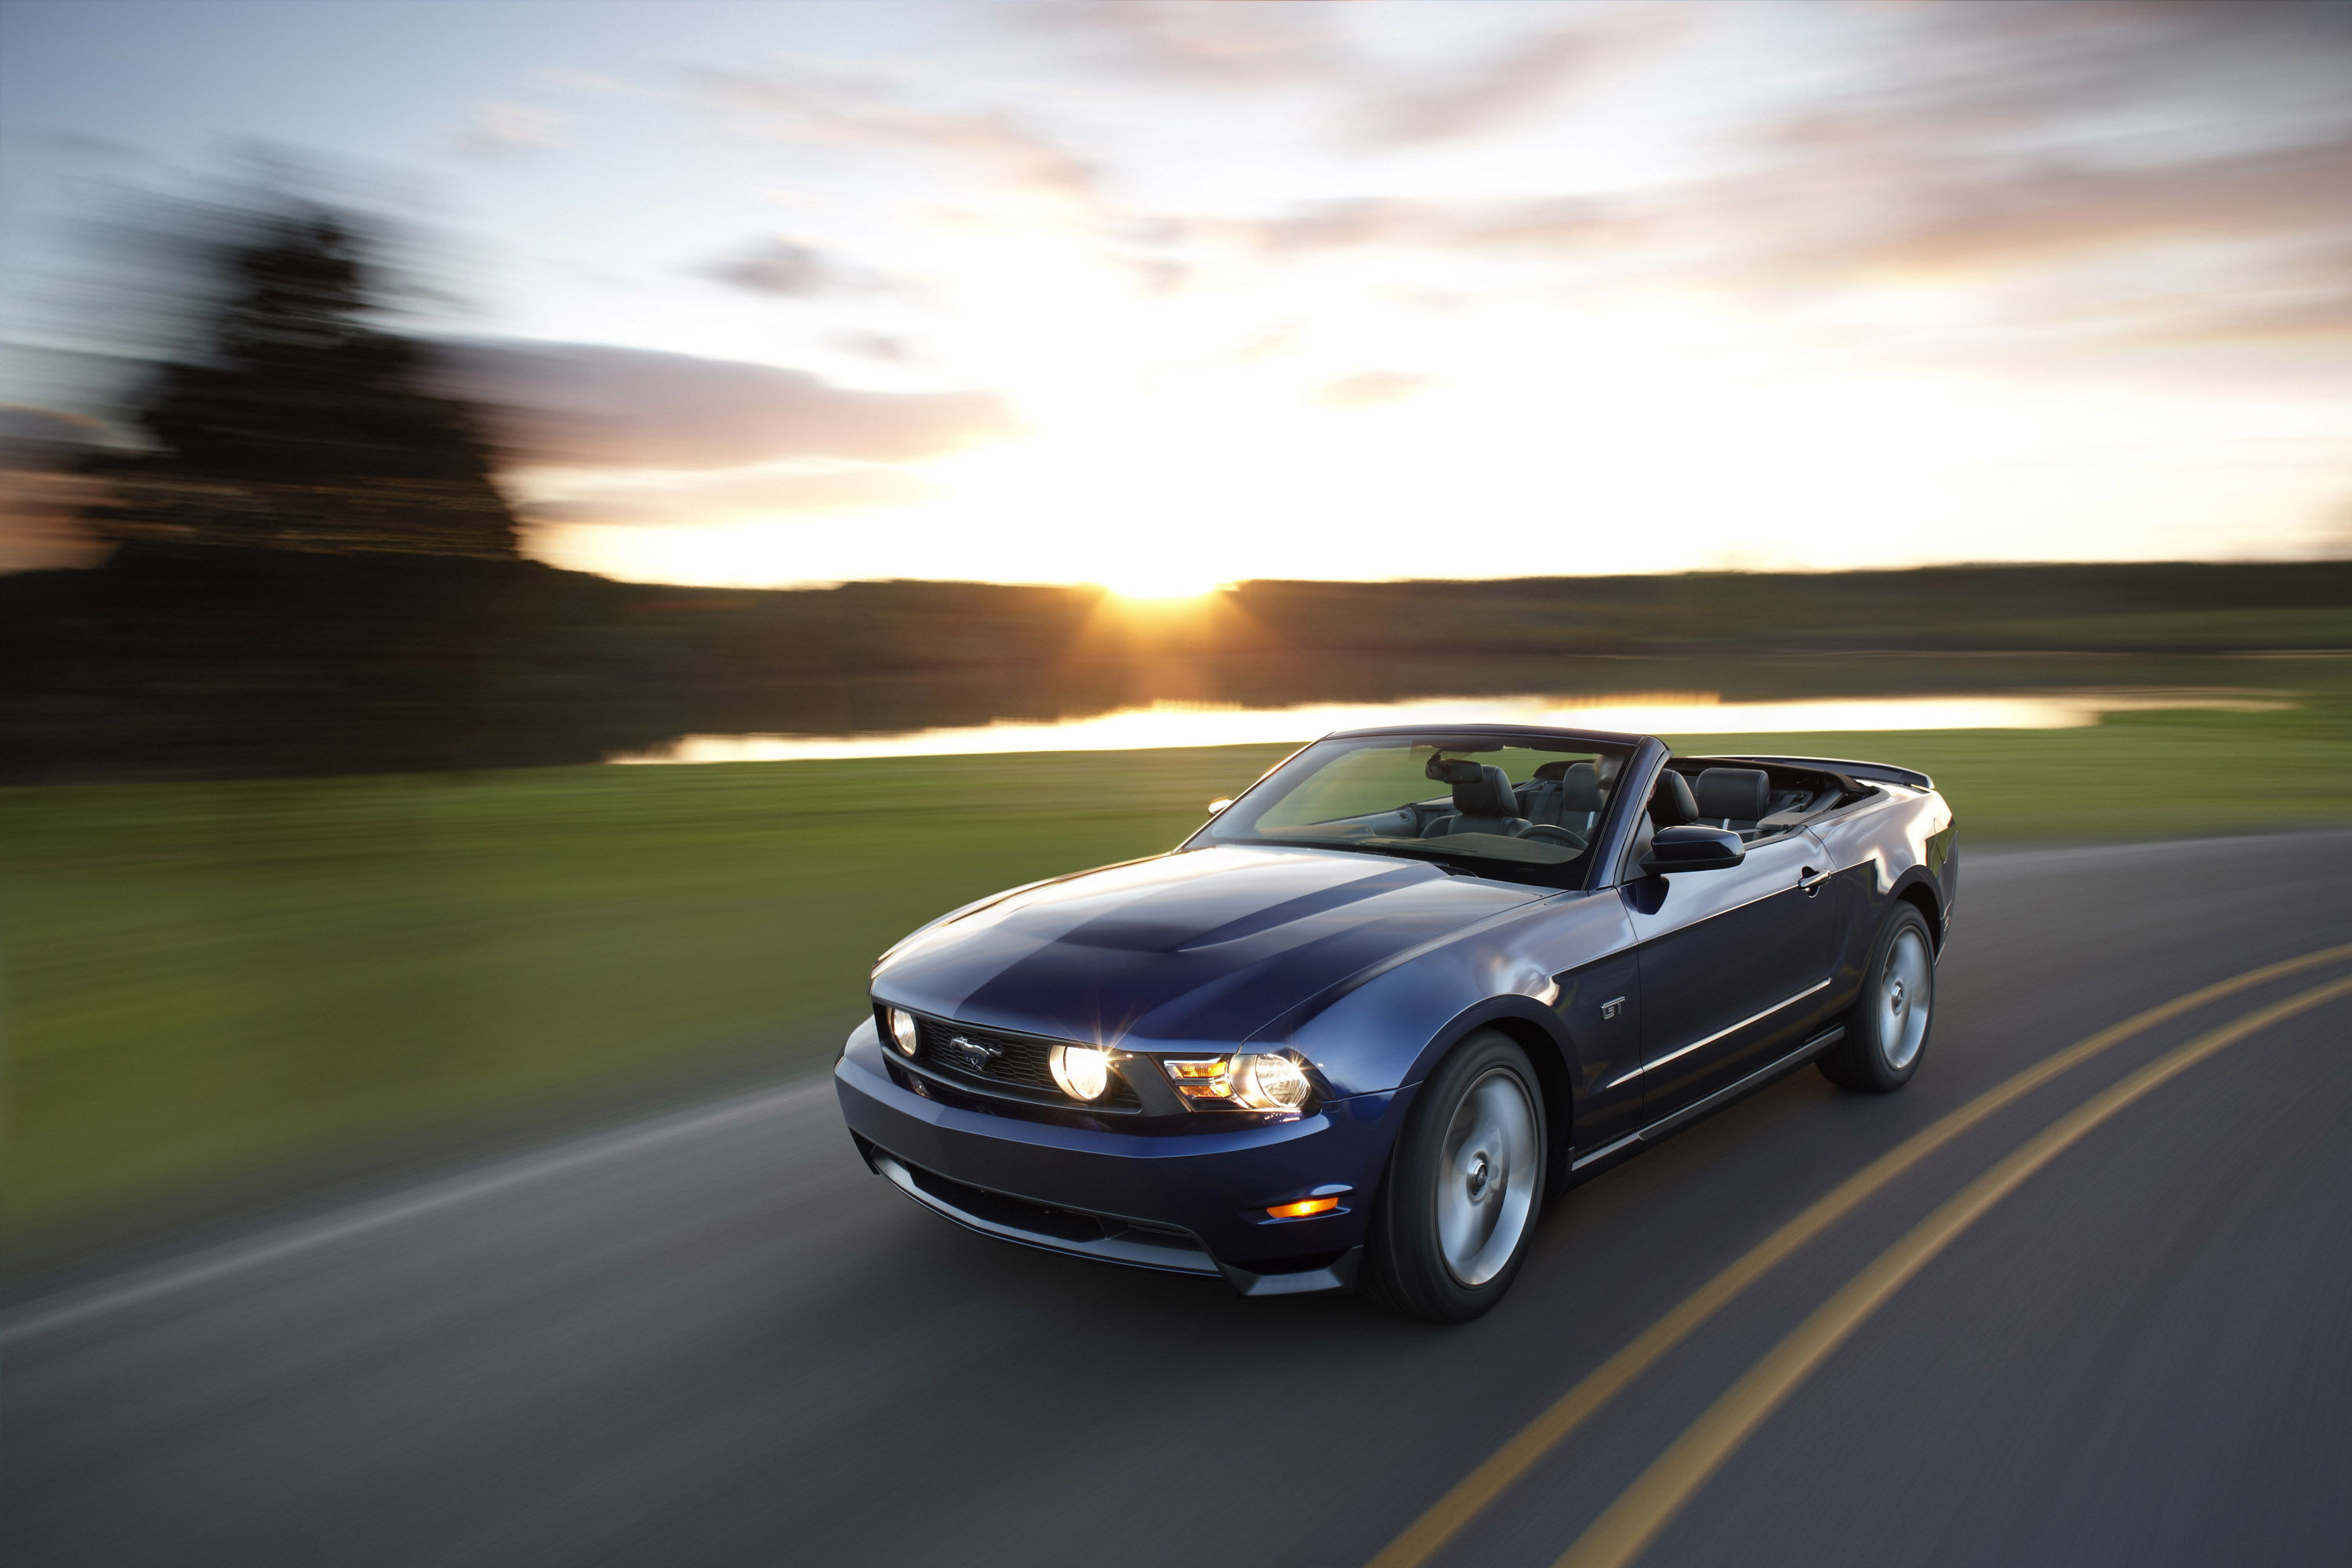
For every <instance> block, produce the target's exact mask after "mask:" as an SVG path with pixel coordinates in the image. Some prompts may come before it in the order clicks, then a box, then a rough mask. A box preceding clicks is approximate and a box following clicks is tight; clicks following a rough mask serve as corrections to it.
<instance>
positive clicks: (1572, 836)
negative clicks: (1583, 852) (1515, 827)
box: [1519, 822, 1584, 849]
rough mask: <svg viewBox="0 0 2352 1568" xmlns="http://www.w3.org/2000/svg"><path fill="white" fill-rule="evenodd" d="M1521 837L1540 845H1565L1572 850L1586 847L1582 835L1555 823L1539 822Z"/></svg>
mask: <svg viewBox="0 0 2352 1568" xmlns="http://www.w3.org/2000/svg"><path fill="white" fill-rule="evenodd" d="M1519 837H1522V838H1532V839H1534V840H1536V841H1537V842H1538V843H1539V844H1564V845H1566V846H1568V847H1570V849H1581V848H1583V847H1584V838H1583V836H1582V835H1580V834H1579V833H1576V832H1575V831H1573V830H1571V829H1570V828H1566V827H1562V826H1559V824H1558V823H1553V822H1538V823H1537V824H1536V825H1535V826H1532V827H1530V828H1528V830H1527V831H1526V832H1525V833H1522V834H1520V835H1519Z"/></svg>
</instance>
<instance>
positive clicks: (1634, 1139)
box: [1568, 1132, 1642, 1171]
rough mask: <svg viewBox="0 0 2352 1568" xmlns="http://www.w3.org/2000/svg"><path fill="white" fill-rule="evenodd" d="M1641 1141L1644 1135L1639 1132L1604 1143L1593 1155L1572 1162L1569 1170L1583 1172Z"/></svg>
mask: <svg viewBox="0 0 2352 1568" xmlns="http://www.w3.org/2000/svg"><path fill="white" fill-rule="evenodd" d="M1641 1141H1642V1135H1641V1134H1640V1133H1639V1132H1628V1133H1626V1134H1625V1136H1623V1137H1622V1138H1620V1139H1618V1140H1617V1141H1616V1142H1613V1143H1603V1144H1602V1145H1601V1147H1600V1148H1598V1149H1595V1150H1594V1151H1593V1152H1591V1153H1590V1154H1584V1155H1580V1156H1579V1157H1578V1158H1576V1159H1574V1160H1571V1161H1570V1162H1569V1166H1568V1168H1569V1169H1570V1170H1571V1171H1581V1170H1582V1169H1584V1167H1585V1166H1587V1165H1590V1164H1591V1163H1593V1162H1594V1161H1595V1160H1606V1159H1607V1158H1609V1156H1610V1155H1612V1154H1614V1153H1615V1152H1617V1151H1618V1150H1620V1149H1622V1148H1623V1147H1625V1145H1626V1144H1628V1143H1639V1142H1641Z"/></svg>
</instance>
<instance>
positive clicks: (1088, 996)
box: [874, 847, 1549, 1048]
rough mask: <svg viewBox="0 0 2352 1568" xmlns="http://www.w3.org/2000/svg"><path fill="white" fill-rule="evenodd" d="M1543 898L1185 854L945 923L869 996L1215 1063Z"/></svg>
mask: <svg viewBox="0 0 2352 1568" xmlns="http://www.w3.org/2000/svg"><path fill="white" fill-rule="evenodd" d="M1545 897H1549V890H1548V889H1540V888H1526V887H1520V886H1517V885H1514V884H1510V883H1503V882H1490V881H1486V880H1484V879H1479V878H1475V877H1468V876H1464V875H1461V874H1459V873H1456V872H1449V871H1447V870H1445V869H1444V868H1441V867H1438V866H1435V865H1433V864H1431V863H1429V862H1427V861H1421V860H1400V859H1393V858H1388V857H1385V856H1378V855H1366V854H1357V853H1352V852H1348V851H1341V850H1318V849H1280V848H1263V849H1261V848H1246V849H1244V848H1224V847H1219V848H1209V849H1195V850H1188V851H1183V852H1180V853H1177V854H1173V855H1164V856H1160V857H1159V858H1155V859H1150V860H1140V861H1137V862H1134V863H1133V864H1130V865H1125V866H1113V867H1108V868H1105V869H1103V870H1099V871H1088V872H1086V873H1083V874H1081V875H1079V876H1075V877H1066V878H1063V879H1060V880H1058V881H1053V882H1046V883H1042V884H1040V885H1038V886H1036V887H1034V888H1027V889H1022V890H1020V891H1018V892H1015V893H1012V894H1010V895H1007V896H1006V897H1004V898H1003V899H1000V900H996V901H995V902H993V903H988V904H984V905H982V906H980V907H978V908H976V909H974V910H971V911H970V912H967V913H962V914H958V915H951V916H950V917H948V918H947V919H945V920H943V921H940V922H938V923H937V924H934V925H931V926H928V927H926V928H924V929H923V930H922V931H918V932H916V933H915V934H914V935H913V936H911V937H909V938H908V939H907V941H905V942H901V943H900V944H899V945H898V947H896V948H894V949H892V950H891V951H890V952H888V953H887V954H886V955H885V956H884V958H883V960H882V962H881V963H880V964H878V965H877V967H876V969H875V973H874V994H875V995H876V996H877V997H878V998H880V999H881V1000H883V1001H886V1002H892V1003H896V1004H898V1005H901V1006H906V1007H910V1008H913V1009H915V1010H916V1011H918V1012H922V1013H929V1014H932V1015H934V1016H940V1017H945V1018H952V1019H955V1020H958V1021H959V1022H962V1023H969V1024H979V1025H982V1026H988V1027H992V1028H1000V1029H1013V1030H1020V1031H1024V1032H1027V1033H1031V1034H1040V1035H1051V1036H1059V1037H1064V1038H1070V1039H1101V1040H1105V1041H1132V1042H1133V1043H1135V1044H1137V1045H1139V1046H1143V1045H1150V1046H1153V1047H1160V1046H1173V1047H1180V1048H1181V1047H1183V1046H1186V1045H1189V1044H1194V1043H1198V1044H1203V1045H1212V1046H1213V1045H1215V1044H1217V1043H1219V1042H1226V1043H1230V1042H1234V1041H1238V1040H1244V1039H1247V1038H1248V1037H1249V1036H1250V1034H1251V1032H1252V1031H1253V1030H1255V1029H1256V1028H1258V1027H1259V1026H1261V1025H1263V1024H1265V1022H1267V1021H1268V1020H1269V1019H1271V1018H1273V1017H1275V1016H1276V1015H1278V1014H1280V1013H1281V1012H1283V1011H1284V1010H1286V1008H1289V1007H1292V1006H1295V1005H1297V1004H1298V1003H1300V1002H1303V1001H1305V1000H1306V999H1307V998H1308V997H1310V996H1312V995H1314V994H1317V993H1318V992H1320V991H1322V990H1324V989H1326V988H1327V987H1328V986H1331V985H1334V984H1338V983H1339V982H1340V981H1342V980H1345V979H1347V978H1348V977H1349V975H1351V974H1354V973H1357V972H1358V971H1360V970H1362V969H1364V968H1366V967H1368V966H1370V965H1372V964H1375V963H1380V962H1381V960H1383V959H1386V958H1389V957H1391V956H1393V955H1394V954H1396V953H1398V952H1402V951H1403V950H1404V949H1406V948H1409V947H1412V946H1415V945H1417V944H1419V943H1422V942H1428V941H1430V940H1431V939H1433V938H1435V937H1441V936H1444V934H1446V933H1447V932H1449V931H1456V930H1459V929H1461V928H1462V927H1464V926H1466V925H1470V924H1472V923H1474V922H1475V921H1481V920H1484V919H1486V918H1487V917H1488V916H1490V915H1495V914H1498V913H1501V912H1502V911H1504V910H1510V909H1515V908H1517V907H1518V906H1520V905H1522V904H1525V903H1528V902H1530V901H1532V900H1536V899H1539V898H1545Z"/></svg>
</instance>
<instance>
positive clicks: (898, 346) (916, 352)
mask: <svg viewBox="0 0 2352 1568" xmlns="http://www.w3.org/2000/svg"><path fill="white" fill-rule="evenodd" d="M826 341H827V342H830V343H831V344H832V345H833V346H834V347H835V348H836V349H838V350H840V351H841V352H842V353H848V354H856V356H857V357H858V358H860V359H870V360H875V361H877V362H879V363H883V364H899V365H919V364H929V363H931V356H930V355H929V354H927V353H924V352H923V351H922V350H921V349H919V348H918V347H916V346H915V344H913V343H912V342H908V340H907V339H905V338H903V337H900V336H899V335H898V334H897V333H896V332H869V331H847V332H835V333H834V334H833V336H832V337H831V338H829V339H828V340H826Z"/></svg>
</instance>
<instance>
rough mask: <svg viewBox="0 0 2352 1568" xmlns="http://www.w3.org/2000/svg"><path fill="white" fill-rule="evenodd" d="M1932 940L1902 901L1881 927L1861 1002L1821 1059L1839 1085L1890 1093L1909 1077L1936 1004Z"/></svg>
mask: <svg viewBox="0 0 2352 1568" xmlns="http://www.w3.org/2000/svg"><path fill="white" fill-rule="evenodd" d="M1935 952H1936V948H1935V940H1934V938H1933V937H1932V936H1931V935H1930V934H1929V933H1928V931H1927V916H1925V915H1923V914H1921V913H1920V912H1919V910H1918V906H1917V905H1916V904H1911V903H1900V904H1897V905H1895V912H1894V913H1893V914H1891V915H1889V916H1887V917H1886V923H1885V925H1884V926H1882V927H1880V928H1879V932H1878V942H1877V945H1876V946H1875V947H1874V948H1873V949H1872V952H1871V962H1870V973H1868V974H1867V975H1866V976H1864V980H1863V983H1862V1000H1860V1001H1859V1002H1856V1003H1855V1004H1854V1005H1853V1012H1852V1013H1849V1014H1848V1015H1846V1020H1845V1038H1844V1039H1843V1040H1840V1041H1839V1042H1838V1043H1837V1044H1836V1045H1835V1046H1832V1047H1830V1051H1829V1054H1828V1055H1827V1056H1824V1057H1823V1058H1822V1059H1821V1068H1822V1077H1823V1078H1825V1079H1829V1080H1830V1081H1831V1082H1832V1083H1833V1084H1836V1085H1837V1086H1838V1087H1839V1088H1840V1089H1861V1090H1863V1091H1864V1092H1865V1093H1869V1094H1889V1093H1892V1092H1893V1091H1894V1090H1895V1089H1901V1088H1902V1087H1903V1086H1904V1085H1905V1084H1906V1083H1909V1082H1910V1081H1911V1075H1912V1074H1913V1073H1915V1072H1916V1071H1918V1070H1919V1058H1920V1057H1921V1056H1922V1055H1923V1054H1925V1053H1926V1051H1927V1026H1928V1024H1929V1023H1930V1022H1931V1021H1932V1019H1933V1016H1934V1013H1935V1005H1936V959H1935Z"/></svg>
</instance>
